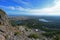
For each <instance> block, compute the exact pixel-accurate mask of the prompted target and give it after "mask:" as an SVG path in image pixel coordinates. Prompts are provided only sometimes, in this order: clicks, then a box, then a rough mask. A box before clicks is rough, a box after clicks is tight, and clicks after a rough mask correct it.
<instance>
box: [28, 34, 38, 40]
mask: <svg viewBox="0 0 60 40" xmlns="http://www.w3.org/2000/svg"><path fill="white" fill-rule="evenodd" d="M28 37H29V38H35V39H36V38H38V35H37V34H30V35H29V36H28Z"/></svg>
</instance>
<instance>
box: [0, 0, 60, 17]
mask: <svg viewBox="0 0 60 40" xmlns="http://www.w3.org/2000/svg"><path fill="white" fill-rule="evenodd" d="M0 9H2V10H4V11H5V12H6V13H7V15H51V16H60V0H0Z"/></svg>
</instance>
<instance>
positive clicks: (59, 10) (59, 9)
mask: <svg viewBox="0 0 60 40" xmlns="http://www.w3.org/2000/svg"><path fill="white" fill-rule="evenodd" d="M29 12H30V13H32V14H35V15H41V14H42V15H60V0H55V1H54V6H53V7H48V8H43V9H32V10H29Z"/></svg>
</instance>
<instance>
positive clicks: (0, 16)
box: [0, 9, 9, 25]
mask: <svg viewBox="0 0 60 40" xmlns="http://www.w3.org/2000/svg"><path fill="white" fill-rule="evenodd" d="M8 24H9V23H8V19H7V15H6V13H5V12H4V11H3V10H1V9H0V25H8Z"/></svg>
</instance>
